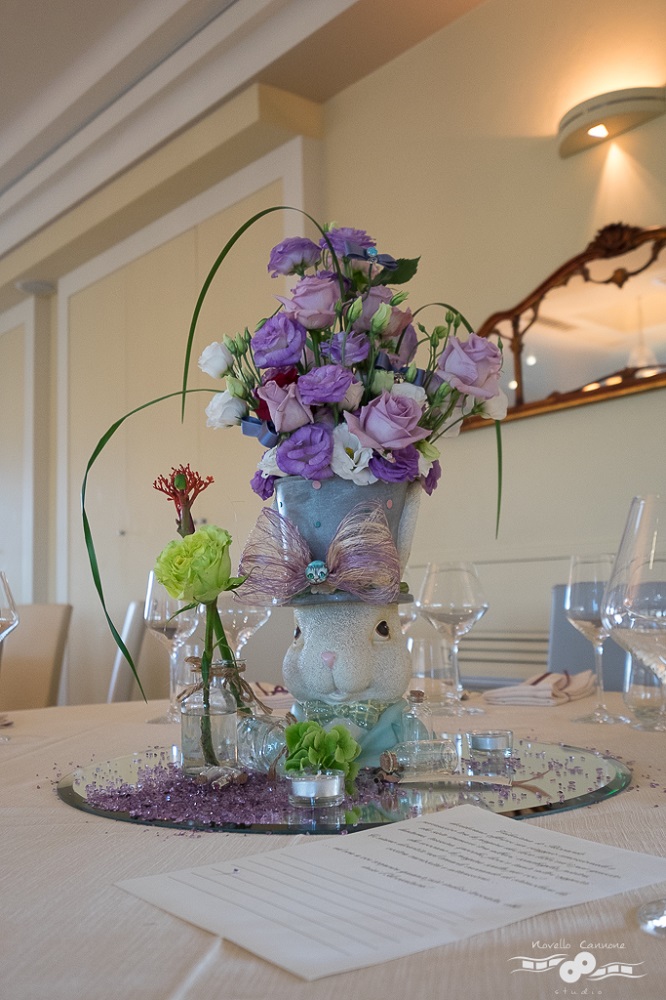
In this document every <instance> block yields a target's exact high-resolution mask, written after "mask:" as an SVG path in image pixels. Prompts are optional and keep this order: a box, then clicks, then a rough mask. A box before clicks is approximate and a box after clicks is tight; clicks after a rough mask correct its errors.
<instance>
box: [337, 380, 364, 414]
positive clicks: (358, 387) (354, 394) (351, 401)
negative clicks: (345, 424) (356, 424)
mask: <svg viewBox="0 0 666 1000" xmlns="http://www.w3.org/2000/svg"><path fill="white" fill-rule="evenodd" d="M362 399H363V383H362V382H352V384H351V385H350V386H349V388H348V389H347V392H346V393H345V395H344V399H343V400H342V402H341V403H340V408H341V409H343V410H350V411H353V410H358V408H359V406H360V405H361V400H362Z"/></svg>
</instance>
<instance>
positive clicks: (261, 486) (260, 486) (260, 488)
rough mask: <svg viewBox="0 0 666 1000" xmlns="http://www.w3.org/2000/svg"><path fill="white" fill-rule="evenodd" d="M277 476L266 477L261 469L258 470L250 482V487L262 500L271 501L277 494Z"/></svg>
mask: <svg viewBox="0 0 666 1000" xmlns="http://www.w3.org/2000/svg"><path fill="white" fill-rule="evenodd" d="M276 478H277V477H276V476H265V475H264V474H263V472H262V471H261V469H257V471H256V472H255V474H254V475H253V476H252V479H251V480H250V486H251V487H252V489H253V490H254V492H255V493H256V494H257V496H259V497H261V499H262V500H270V498H271V497H272V496H273V494H274V493H275V480H276Z"/></svg>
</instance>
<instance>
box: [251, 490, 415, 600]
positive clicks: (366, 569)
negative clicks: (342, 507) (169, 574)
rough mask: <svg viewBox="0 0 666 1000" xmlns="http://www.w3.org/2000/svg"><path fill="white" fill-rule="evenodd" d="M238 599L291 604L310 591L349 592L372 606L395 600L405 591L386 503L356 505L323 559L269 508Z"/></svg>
mask: <svg viewBox="0 0 666 1000" xmlns="http://www.w3.org/2000/svg"><path fill="white" fill-rule="evenodd" d="M239 574H240V575H241V576H246V577H247V580H246V581H245V583H243V585H242V586H241V587H240V588H239V591H238V594H239V597H240V596H242V597H243V599H244V600H245V601H246V602H247V603H248V604H264V605H265V604H286V603H287V602H288V601H290V600H291V599H292V598H293V597H296V596H297V595H298V594H302V593H304V592H305V591H307V590H310V591H311V593H315V594H316V593H331V592H332V591H334V590H344V591H346V592H347V593H349V594H353V595H354V596H355V597H357V598H359V599H360V600H362V601H367V602H369V603H371V604H392V603H394V602H395V601H397V599H398V595H399V593H400V559H399V557H398V551H397V549H396V547H395V542H394V541H393V536H392V535H391V530H390V528H389V525H388V521H387V520H386V515H385V514H384V511H383V510H382V507H381V504H380V503H379V502H378V501H376V500H367V501H362V502H361V503H359V504H357V505H356V506H355V507H354V508H353V509H352V510H351V511H350V512H349V513H348V514H347V515H346V516H345V517H344V518H343V519H342V521H341V522H340V524H339V525H338V529H337V531H336V532H335V535H334V536H333V538H332V540H331V544H330V545H329V548H328V552H327V553H326V559H325V560H324V561H322V560H318V559H313V558H312V553H311V552H310V548H309V546H308V544H307V542H306V541H305V539H304V538H303V536H302V535H301V533H300V531H299V530H298V528H297V527H296V525H295V524H293V523H292V522H291V521H289V520H288V519H287V518H286V517H283V516H282V515H281V514H278V513H277V512H276V511H274V510H271V509H269V508H267V507H264V509H263V510H262V511H261V513H260V515H259V517H258V519H257V523H256V524H255V526H254V528H253V529H252V531H251V532H250V536H249V538H248V540H247V544H246V545H245V549H244V550H243V556H242V558H241V562H240V567H239Z"/></svg>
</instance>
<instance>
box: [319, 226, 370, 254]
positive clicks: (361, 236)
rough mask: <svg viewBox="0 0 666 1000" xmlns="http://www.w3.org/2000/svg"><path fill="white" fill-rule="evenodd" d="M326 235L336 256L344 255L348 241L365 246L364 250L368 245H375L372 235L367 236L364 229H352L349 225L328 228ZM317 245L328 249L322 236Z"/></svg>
mask: <svg viewBox="0 0 666 1000" xmlns="http://www.w3.org/2000/svg"><path fill="white" fill-rule="evenodd" d="M326 235H327V236H328V238H329V240H330V241H331V245H332V247H333V249H334V250H335V253H336V255H337V256H338V257H344V255H345V253H346V251H347V244H348V243H355V244H356V245H357V246H359V247H365V249H366V250H367V249H368V248H369V247H374V246H375V245H376V244H375V241H374V240H373V238H372V236H368V234H367V233H366V231H365V230H364V229H352V228H350V227H349V226H338V227H337V228H336V229H330V230H329V231H328V232H327V233H326ZM319 246H320V247H321V248H322V250H328V243H327V242H326V240H325V239H324V238H323V236H322V238H321V239H320V240H319Z"/></svg>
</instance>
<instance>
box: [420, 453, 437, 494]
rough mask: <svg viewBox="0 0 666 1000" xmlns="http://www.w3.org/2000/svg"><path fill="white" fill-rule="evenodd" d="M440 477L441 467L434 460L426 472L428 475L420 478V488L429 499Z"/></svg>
mask: <svg viewBox="0 0 666 1000" xmlns="http://www.w3.org/2000/svg"><path fill="white" fill-rule="evenodd" d="M441 475H442V467H441V465H440V464H439V461H438V460H437V459H435V461H434V462H433V463H432V465H431V466H430V471H429V472H428V475H427V476H421V486H422V487H423V489H424V490H425V491H426V493H427V494H428V496H429V497H431V496H432V495H433V493H434V492H435V489H436V488H437V483H438V482H439V480H440V477H441Z"/></svg>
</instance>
